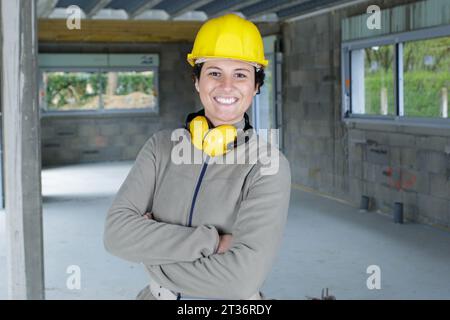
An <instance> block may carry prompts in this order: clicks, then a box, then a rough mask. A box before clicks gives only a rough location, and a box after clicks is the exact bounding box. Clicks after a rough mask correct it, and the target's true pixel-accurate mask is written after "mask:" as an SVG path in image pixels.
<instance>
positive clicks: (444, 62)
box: [403, 37, 450, 118]
mask: <svg viewBox="0 0 450 320" xmlns="http://www.w3.org/2000/svg"><path fill="white" fill-rule="evenodd" d="M449 86H450V37H446V38H438V39H430V40H422V41H411V42H406V43H405V44H404V46H403V94H404V115H405V116H411V117H435V118H439V117H442V118H447V117H448V98H447V97H448V91H449Z"/></svg>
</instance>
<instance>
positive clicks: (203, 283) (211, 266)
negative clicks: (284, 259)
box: [146, 157, 291, 299]
mask: <svg viewBox="0 0 450 320" xmlns="http://www.w3.org/2000/svg"><path fill="white" fill-rule="evenodd" d="M281 160H283V161H281ZM290 187H291V175H290V168H289V163H288V162H287V160H286V159H285V158H284V157H281V159H280V168H279V171H278V173H277V174H275V175H260V174H256V175H255V176H254V177H253V181H252V183H251V186H250V188H249V191H248V194H247V196H246V198H245V199H244V200H243V201H242V202H241V206H240V209H239V211H238V215H237V219H236V221H235V223H234V225H233V229H232V232H233V243H232V247H231V248H230V249H229V250H228V251H227V252H225V253H222V254H213V255H210V256H208V257H202V258H199V259H197V260H195V261H193V262H180V263H173V264H166V265H146V267H147V270H148V271H149V273H150V276H151V277H153V278H154V280H156V281H157V282H158V283H159V284H160V285H163V286H165V287H166V288H168V289H171V290H173V291H175V292H182V293H184V294H186V295H188V296H194V297H205V298H216V299H247V298H249V297H251V296H252V295H253V294H255V293H257V292H258V290H259V289H260V288H261V287H262V285H263V283H264V281H265V279H266V277H267V275H268V273H269V271H270V269H271V267H272V264H273V261H274V260H275V257H276V253H277V251H278V247H279V244H280V243H281V239H282V235H283V230H284V226H285V223H286V219H287V212H288V207H289V198H290Z"/></svg>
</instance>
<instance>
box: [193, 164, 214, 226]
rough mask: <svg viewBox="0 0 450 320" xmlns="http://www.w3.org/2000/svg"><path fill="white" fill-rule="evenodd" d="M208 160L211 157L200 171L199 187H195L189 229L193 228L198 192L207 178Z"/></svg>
mask: <svg viewBox="0 0 450 320" xmlns="http://www.w3.org/2000/svg"><path fill="white" fill-rule="evenodd" d="M208 160H209V157H206V160H205V163H203V166H202V170H201V171H200V176H199V177H198V181H197V185H196V186H195V191H194V196H193V197H192V204H191V211H190V212H189V220H188V227H191V226H192V216H193V215H194V207H195V201H196V200H197V195H198V191H199V190H200V185H201V184H202V180H203V177H204V176H205V172H206V168H207V167H208Z"/></svg>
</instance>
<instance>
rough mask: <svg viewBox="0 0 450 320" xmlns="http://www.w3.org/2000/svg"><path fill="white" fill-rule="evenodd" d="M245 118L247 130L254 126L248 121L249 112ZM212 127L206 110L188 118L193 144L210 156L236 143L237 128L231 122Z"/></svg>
mask: <svg viewBox="0 0 450 320" xmlns="http://www.w3.org/2000/svg"><path fill="white" fill-rule="evenodd" d="M244 118H245V127H244V131H246V130H248V129H250V128H252V126H251V125H250V123H249V121H248V116H247V114H244ZM211 127H212V126H210V123H209V121H208V119H207V118H206V117H205V116H204V110H201V111H200V112H198V113H194V114H190V115H189V116H188V118H187V120H186V129H188V130H189V132H190V134H191V141H192V144H193V145H194V146H195V147H196V148H197V149H199V150H203V152H204V153H206V154H207V155H208V156H210V157H216V156H221V155H223V154H225V153H227V152H229V151H231V150H232V149H233V148H234V147H235V144H236V140H237V129H236V128H235V127H234V126H232V125H229V124H223V125H220V126H217V127H215V128H214V127H213V128H211ZM246 141H247V140H246Z"/></svg>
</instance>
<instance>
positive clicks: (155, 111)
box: [39, 66, 160, 117]
mask: <svg viewBox="0 0 450 320" xmlns="http://www.w3.org/2000/svg"><path fill="white" fill-rule="evenodd" d="M158 69H159V68H158V67H157V66H129V67H126V66H124V67H122V66H111V67H105V66H102V67H40V68H39V90H41V88H42V87H41V82H42V79H43V77H42V75H43V73H44V72H96V73H99V74H100V73H102V72H111V71H115V72H121V71H124V72H127V71H136V72H143V71H152V72H153V74H154V78H153V86H154V89H155V92H156V97H157V98H156V105H155V107H154V108H121V109H120V108H118V109H105V108H104V105H103V99H102V97H101V95H100V97H99V101H100V105H99V106H98V108H97V109H94V110H61V111H56V110H48V109H47V105H46V103H45V102H44V106H45V107H44V106H42V105H41V104H40V105H39V110H40V113H41V117H64V116H105V115H106V116H110V115H134V114H145V115H151V116H159V111H160V110H159V76H158ZM43 89H44V90H45V88H43ZM44 100H45V99H44Z"/></svg>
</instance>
